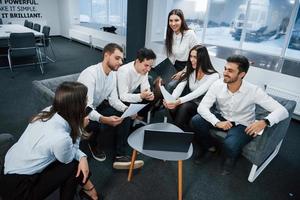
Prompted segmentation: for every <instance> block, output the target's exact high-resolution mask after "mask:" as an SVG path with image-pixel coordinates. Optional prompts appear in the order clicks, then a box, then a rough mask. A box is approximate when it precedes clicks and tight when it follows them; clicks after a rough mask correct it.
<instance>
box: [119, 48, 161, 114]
mask: <svg viewBox="0 0 300 200" xmlns="http://www.w3.org/2000/svg"><path fill="white" fill-rule="evenodd" d="M155 59H156V55H155V53H154V52H153V51H152V50H151V49H147V48H141V49H140V50H138V52H137V56H136V59H135V60H134V61H132V62H130V63H128V64H126V65H123V66H122V67H121V68H120V69H119V70H118V72H117V86H118V92H119V97H120V100H121V101H123V102H124V103H125V104H127V105H128V104H130V103H149V104H148V105H147V106H146V107H144V108H143V109H142V110H141V111H139V112H138V116H139V117H141V118H143V117H145V116H146V114H147V112H148V111H149V109H150V108H151V106H152V104H151V103H150V102H153V100H154V94H153V92H151V89H150V84H149V80H148V72H149V71H150V70H151V68H152V67H153V64H154V60H155ZM137 90H139V91H137ZM141 118H140V119H141Z"/></svg>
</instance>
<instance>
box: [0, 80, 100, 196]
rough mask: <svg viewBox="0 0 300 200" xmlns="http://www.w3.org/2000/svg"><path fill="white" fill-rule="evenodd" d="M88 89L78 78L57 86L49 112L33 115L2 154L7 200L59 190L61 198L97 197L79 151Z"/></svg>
mask: <svg viewBox="0 0 300 200" xmlns="http://www.w3.org/2000/svg"><path fill="white" fill-rule="evenodd" d="M86 101H87V88H86V87H85V86H84V85H83V84H81V83H78V82H64V83H62V84H61V85H60V86H58V88H57V90H56V92H55V97H54V101H53V105H52V106H51V107H50V110H49V111H42V112H41V113H39V114H37V115H36V116H34V117H33V118H32V120H31V122H30V124H29V125H28V126H27V128H26V130H25V131H24V133H23V134H22V136H21V137H20V139H19V140H18V142H17V143H16V144H14V145H13V146H12V147H11V148H10V149H9V151H8V152H7V154H6V156H5V162H4V175H3V174H2V175H1V177H0V178H1V179H0V182H1V184H0V185H1V189H0V190H1V191H0V192H1V193H0V194H1V195H2V198H3V199H4V200H5V199H30V200H31V199H32V200H35V199H45V198H46V197H47V196H48V195H50V194H51V193H52V192H54V191H55V190H56V189H58V188H60V199H67V200H68V199H70V200H71V199H74V195H75V193H76V188H77V186H78V184H81V185H82V190H81V194H82V193H85V194H84V195H81V196H88V198H90V199H97V198H98V197H97V192H96V190H95V188H94V186H93V184H92V183H91V181H90V180H89V167H88V162H87V158H86V155H85V154H84V153H83V152H82V151H81V150H80V149H79V141H80V136H81V131H82V130H83V128H84V126H85V125H86V124H87V123H88V119H87V118H86V117H85V114H84V113H85V108H86Z"/></svg>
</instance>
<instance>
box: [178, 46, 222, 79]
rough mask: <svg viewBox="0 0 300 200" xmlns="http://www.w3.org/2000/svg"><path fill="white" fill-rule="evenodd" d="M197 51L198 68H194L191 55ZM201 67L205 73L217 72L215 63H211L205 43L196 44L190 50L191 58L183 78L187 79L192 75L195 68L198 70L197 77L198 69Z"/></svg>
mask: <svg viewBox="0 0 300 200" xmlns="http://www.w3.org/2000/svg"><path fill="white" fill-rule="evenodd" d="M194 50H195V51H196V52H197V66H196V69H193V67H192V63H191V60H190V55H191V52H192V51H194ZM200 68H201V70H202V71H203V73H204V74H213V73H217V71H216V70H215V68H214V67H213V65H212V64H211V61H210V58H209V54H208V51H207V48H206V47H205V46H203V45H195V46H193V48H191V50H190V52H189V59H188V60H187V63H186V73H185V74H184V75H183V76H182V78H181V80H186V79H188V78H189V77H190V75H191V74H192V73H193V71H194V70H196V73H195V76H196V77H197V74H198V71H199V69H200Z"/></svg>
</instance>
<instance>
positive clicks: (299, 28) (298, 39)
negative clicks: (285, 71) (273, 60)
mask: <svg viewBox="0 0 300 200" xmlns="http://www.w3.org/2000/svg"><path fill="white" fill-rule="evenodd" d="M299 55H300V9H298V12H297V17H296V20H295V24H294V27H293V30H292V33H291V39H290V41H289V45H288V49H287V50H286V57H288V58H291V59H296V60H297V59H298V60H299V57H300V56H299Z"/></svg>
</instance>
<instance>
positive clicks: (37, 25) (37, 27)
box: [33, 24, 41, 32]
mask: <svg viewBox="0 0 300 200" xmlns="http://www.w3.org/2000/svg"><path fill="white" fill-rule="evenodd" d="M33 30H35V31H37V32H40V31H41V25H39V24H34V25H33Z"/></svg>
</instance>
